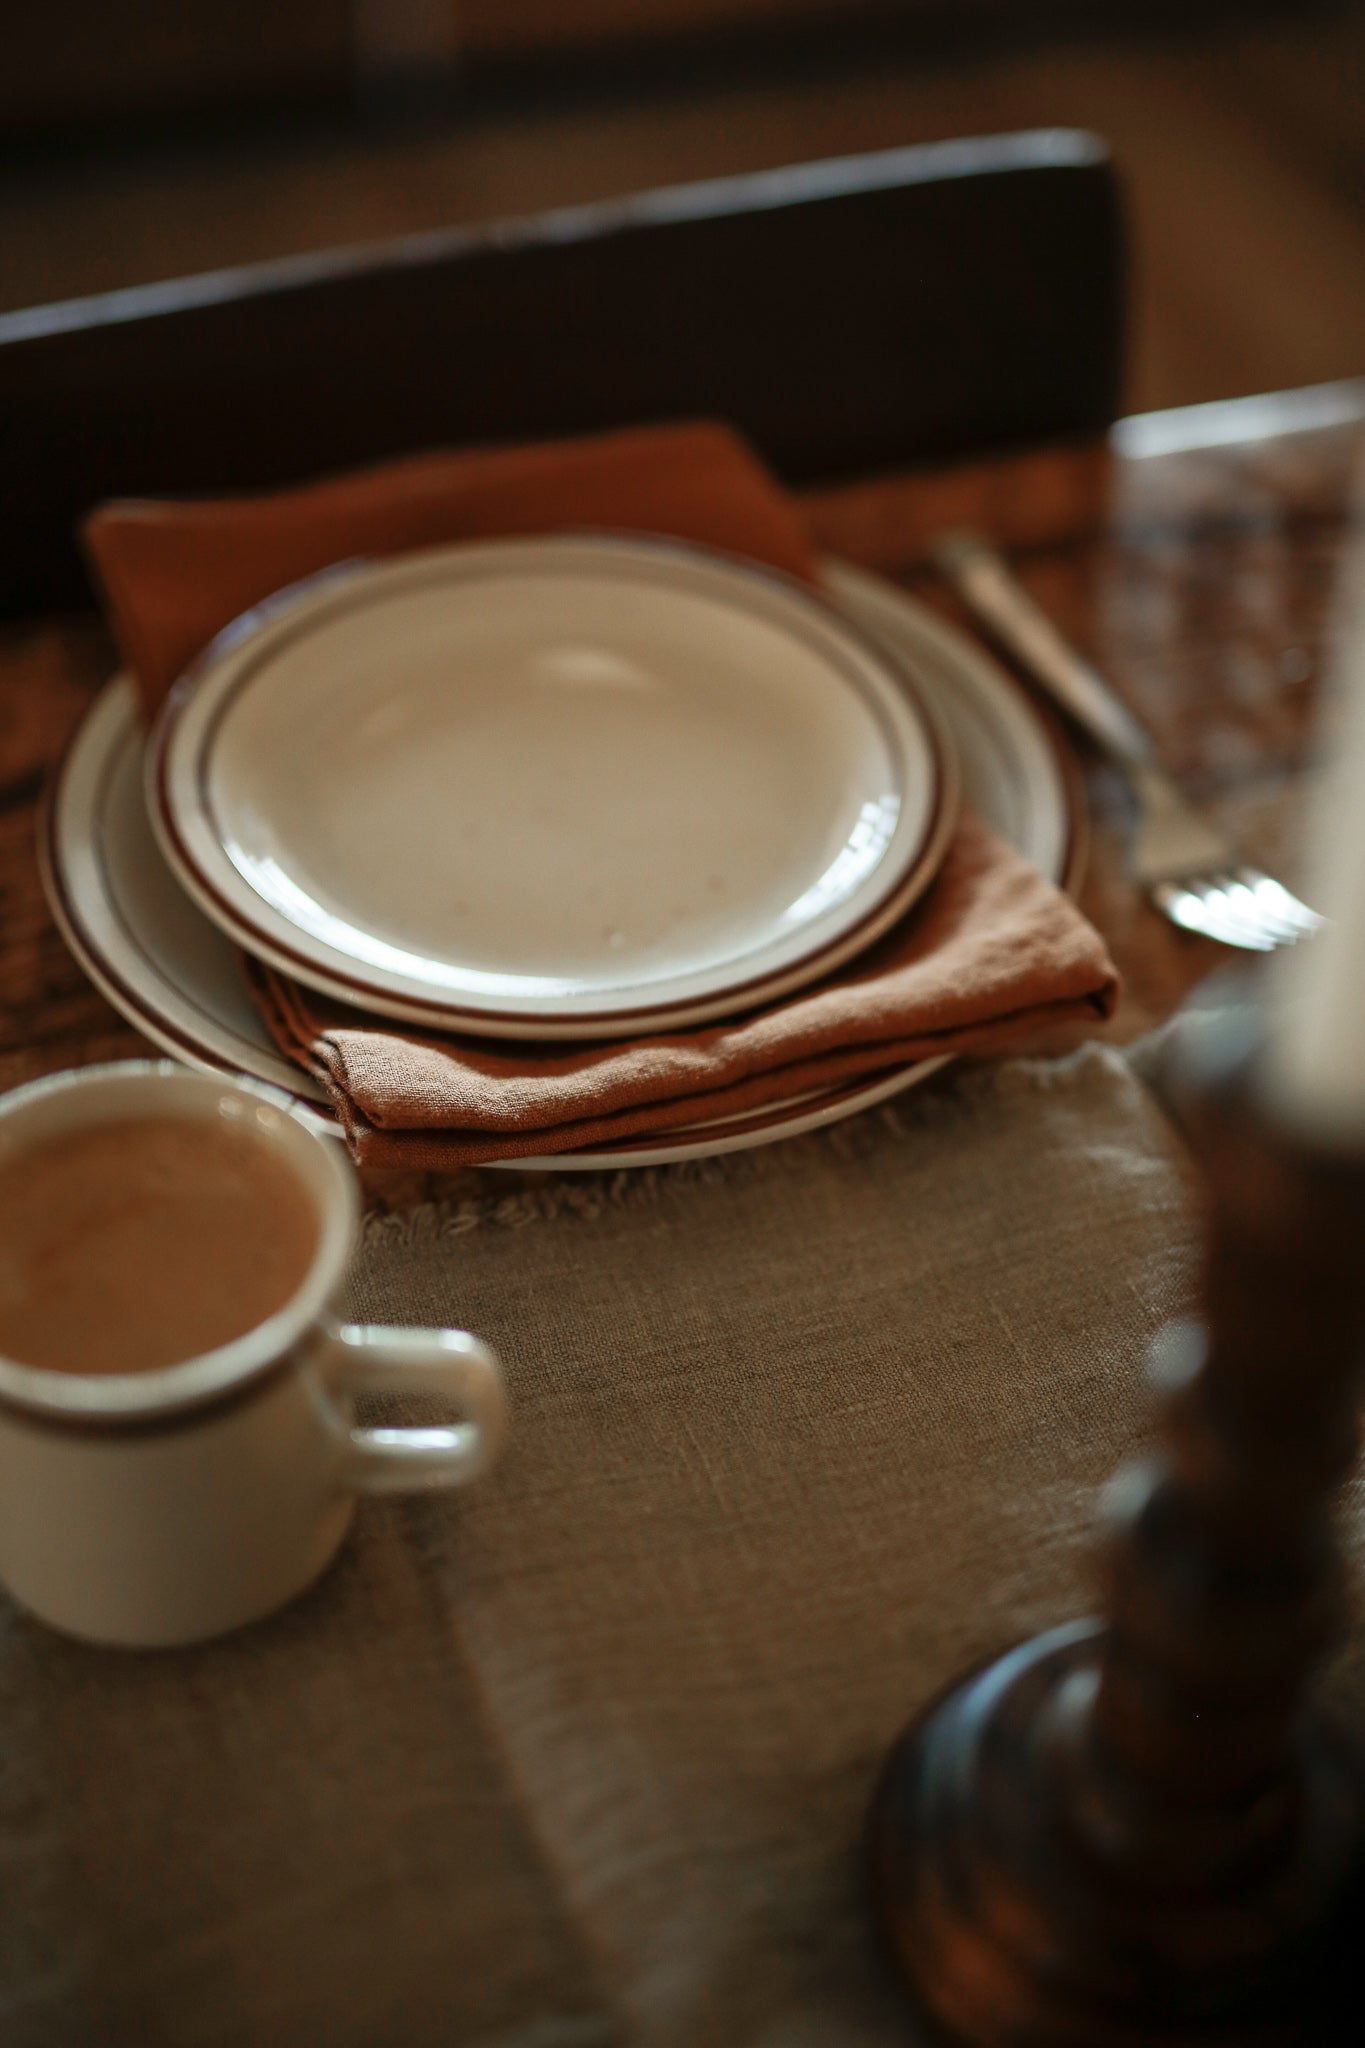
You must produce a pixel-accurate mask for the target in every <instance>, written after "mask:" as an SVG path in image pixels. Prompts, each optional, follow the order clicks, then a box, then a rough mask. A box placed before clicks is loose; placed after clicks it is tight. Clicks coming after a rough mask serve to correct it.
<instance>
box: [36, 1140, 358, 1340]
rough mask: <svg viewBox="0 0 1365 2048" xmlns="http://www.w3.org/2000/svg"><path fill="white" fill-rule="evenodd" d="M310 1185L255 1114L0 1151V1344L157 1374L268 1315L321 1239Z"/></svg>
mask: <svg viewBox="0 0 1365 2048" xmlns="http://www.w3.org/2000/svg"><path fill="white" fill-rule="evenodd" d="M317 1242H318V1219H317V1216H316V1214H315V1212H314V1206H313V1200H312V1196H311V1194H310V1193H309V1190H308V1189H307V1187H306V1186H305V1185H304V1183H303V1182H302V1181H301V1180H300V1178H299V1176H298V1174H297V1173H296V1172H295V1171H294V1169H293V1168H292V1167H291V1166H290V1165H289V1164H288V1162H287V1161H286V1160H285V1159H283V1158H282V1157H281V1156H280V1155H279V1153H278V1152H277V1151H275V1150H273V1149H272V1148H271V1147H270V1146H269V1145H268V1144H263V1143H262V1142H261V1141H260V1140H259V1139H258V1138H257V1137H255V1136H254V1134H253V1133H252V1132H251V1131H250V1129H249V1128H248V1127H245V1126H243V1125H242V1124H237V1123H228V1122H225V1121H223V1120H222V1119H219V1120H218V1121H217V1122H216V1123H202V1124H199V1123H191V1122H188V1121H187V1120H186V1119H185V1118H184V1117H176V1116H142V1117H135V1118H129V1119H127V1120H119V1121H116V1122H110V1123H103V1124H95V1125H92V1126H89V1127H87V1128H85V1129H81V1130H74V1131H63V1132H60V1133H58V1134H57V1135H56V1136H54V1137H51V1138H49V1139H47V1140H46V1141H45V1142H43V1141H38V1142H35V1143H34V1144H32V1145H30V1146H28V1147H25V1148H21V1149H20V1150H18V1151H17V1152H15V1153H14V1154H13V1155H12V1156H10V1157H9V1158H7V1159H5V1160H4V1161H3V1163H0V1353H3V1354H4V1355H5V1356H6V1357H9V1358H14V1359H18V1360H19V1361H20V1362H21V1363H22V1364H24V1365H39V1366H45V1367H46V1368H47V1369H48V1370H49V1371H50V1372H73V1373H128V1372H154V1371H156V1370H157V1369H158V1368H159V1367H161V1366H166V1365H176V1364H179V1363H180V1362H181V1360H183V1359H186V1358H194V1357H196V1356H197V1355H198V1354H199V1353H200V1352H202V1351H215V1350H217V1349H218V1347H219V1346H220V1345H223V1344H228V1343H230V1342H231V1341H232V1339H233V1338H234V1337H241V1336H244V1335H245V1334H246V1332H247V1331H248V1330H253V1329H255V1327H256V1326H257V1324H258V1323H263V1322H265V1321H266V1320H267V1318H268V1317H270V1316H272V1315H276V1314H277V1313H278V1312H279V1311H280V1310H281V1309H282V1308H283V1307H284V1306H285V1304H286V1303H287V1302H288V1300H289V1299H290V1297H291V1295H293V1294H294V1293H295V1291H296V1290H297V1289H298V1287H299V1286H300V1284H301V1283H302V1281H303V1277H304V1275H305V1273H306V1272H307V1270H308V1268H309V1266H310V1264H311V1263H312V1259H313V1254H314V1252H315V1251H316V1249H317Z"/></svg>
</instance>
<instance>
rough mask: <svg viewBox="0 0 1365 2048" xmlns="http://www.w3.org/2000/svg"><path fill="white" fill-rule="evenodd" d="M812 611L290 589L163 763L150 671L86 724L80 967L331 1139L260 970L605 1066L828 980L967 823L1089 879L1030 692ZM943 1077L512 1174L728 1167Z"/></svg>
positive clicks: (671, 559)
mask: <svg viewBox="0 0 1365 2048" xmlns="http://www.w3.org/2000/svg"><path fill="white" fill-rule="evenodd" d="M824 586H825V587H824V592H823V594H813V593H810V592H808V591H806V590H805V589H803V588H800V587H798V586H796V585H794V584H792V583H790V582H788V581H787V580H786V579H784V578H781V577H779V576H776V575H772V576H769V575H765V574H764V573H763V572H761V571H759V570H756V569H753V568H750V567H748V566H746V565H743V564H740V563H738V562H735V561H733V560H730V559H729V558H726V557H722V556H719V555H709V554H707V553H705V552H703V551H700V550H697V549H692V548H684V547H680V546H679V547H674V546H671V545H667V544H663V543H655V542H650V541H638V540H628V539H615V538H611V537H602V538H596V537H592V538H582V539H566V540H551V541H512V542H505V543H497V544H492V545H473V546H461V547H455V548H445V549H440V550H437V551H433V552H429V553H423V554H418V555H410V556H405V557H402V558H400V559H397V560H393V561H388V562H381V563H378V564H367V565H360V566H356V565H348V566H347V567H345V568H342V569H340V570H337V571H333V572H329V573H328V574H326V575H324V576H322V577H318V578H314V579H312V580H311V581H310V582H308V583H306V584H302V585H298V586H296V587H295V588H294V589H292V590H288V591H285V592H282V593H281V594H280V595H279V596H278V597H276V598H273V599H271V600H270V601H268V602H267V603H266V604H265V605H263V606H261V607H259V608H258V609H257V610H256V611H254V612H252V613H251V614H249V615H248V616H247V617H245V618H243V619H241V620H239V621H237V622H236V624H235V625H233V626H232V627H230V628H229V629H228V630H227V631H226V632H225V633H223V634H221V635H220V636H219V638H218V639H217V640H216V641H215V642H214V644H213V646H212V647H211V648H210V649H209V650H208V652H207V654H206V655H205V656H204V657H203V659H202V660H201V661H200V662H199V663H198V664H197V666H196V667H195V669H194V670H192V671H191V673H190V674H189V675H187V676H186V677H185V678H183V679H182V681H181V682H180V683H179V684H178V685H177V687H176V689H175V690H174V691H173V692H172V695H171V697H170V700H169V701H168V703H167V705H166V706H165V709H164V710H163V712H162V714H161V716H160V718H159V720H158V722H157V725H156V727H155V729H154V731H153V732H152V734H151V736H150V739H149V740H147V739H146V738H145V736H144V733H143V730H142V727H141V725H140V724H139V720H138V715H137V706H136V699H135V695H134V691H133V686H132V684H131V682H130V681H129V680H128V679H127V678H116V679H115V680H114V681H113V682H112V683H111V684H110V685H109V686H108V688H107V689H106V691H105V692H104V694H103V695H102V697H101V698H100V699H99V700H98V702H97V703H96V704H95V706H94V707H93V709H92V711H91V712H90V714H89V716H88V718H87V719H86V721H85V723H84V725H83V726H82V727H81V729H80V731H79V732H78V734H77V736H76V738H75V740H74V742H73V744H72V746H71V749H70V751H69V753H68V755H67V758H66V760H65V762H64V764H63V767H62V770H61V774H60V777H59V780H58V783H57V786H56V790H55V795H54V800H53V802H52V805H51V807H50V811H49V816H48V826H47V835H46V845H45V848H44V868H45V876H46V881H47V886H48V893H49V897H50V900H51V902H52V907H53V910H54V912H55V914H56V916H57V919H58V921H59V923H60V925H61V928H62V930H63V932H64V934H65V937H66V939H67V942H68V944H69V945H70V946H71V948H72V950H73V952H74V953H75V955H76V957H77V958H78V959H79V960H80V962H81V964H82V965H83V966H84V968H85V969H86V971H87V972H88V973H89V974H90V976H91V978H92V979H93V980H94V981H95V982H96V983H97V984H98V985H99V987H100V988H101V989H102V990H103V991H104V992H105V994H106V995H107V996H108V997H109V999H110V1000H111V1002H113V1003H114V1004H115V1006H116V1007H117V1008H118V1009H119V1010H121V1011H122V1012H123V1014H124V1015H125V1016H127V1017H128V1018H129V1019H130V1020H131V1021H132V1022H133V1023H135V1024H136V1025H137V1026H138V1027H139V1029H141V1030H142V1031H143V1032H144V1033H145V1034H146V1035H147V1036H148V1037H149V1038H151V1039H152V1040H153V1041H154V1042H155V1043H156V1044H158V1045H160V1046H162V1047H163V1048H165V1049H166V1050H168V1051H170V1052H172V1053H174V1054H176V1055H177V1056H179V1057H181V1058H183V1059H185V1060H186V1061H188V1062H189V1063H190V1064H192V1065H196V1066H201V1067H206V1068H210V1069H212V1070H215V1071H228V1072H241V1073H248V1074H252V1075H254V1076H256V1077H257V1078H258V1079H263V1080H266V1081H270V1082H273V1083H275V1084H276V1085H278V1086H279V1087H281V1088H283V1089H285V1090H286V1091H287V1092H288V1093H289V1094H290V1095H291V1096H293V1097H294V1098H295V1100H296V1101H297V1102H299V1103H300V1104H302V1105H304V1106H306V1109H307V1112H308V1113H309V1115H310V1116H311V1117H312V1118H313V1119H315V1120H316V1121H317V1122H318V1123H320V1124H321V1125H323V1126H325V1127H329V1128H336V1126H335V1122H334V1120H333V1118H332V1116H331V1112H330V1110H329V1108H328V1107H327V1104H326V1101H325V1098H324V1096H323V1094H322V1091H321V1090H320V1089H319V1088H318V1087H317V1086H316V1084H315V1083H314V1082H312V1081H311V1080H310V1079H309V1078H308V1077H306V1076H305V1075H303V1074H302V1073H301V1072H300V1070H299V1069H297V1068H296V1067H294V1066H293V1065H292V1064H291V1063H290V1062H288V1061H286V1060H285V1059H284V1058H283V1056H282V1055H281V1054H280V1053H278V1052H277V1051H276V1049H275V1047H274V1045H273V1043H272V1041H271V1039H270V1037H269V1034H268V1032H267V1031H266V1029H265V1026H264V1024H263V1022H262V1021H261V1019H260V1017H259V1016H258V1015H257V1012H256V1010H255V1008H254V1006H253V1005H252V1003H251V1001H250V999H249V997H248V995H247V993H246V989H245V986H244V983H243V979H242V976H241V972H240V963H239V960H238V952H237V949H238V948H241V949H244V950H246V951H247V952H249V953H252V954H254V955H255V956H256V957H257V958H259V959H261V960H265V961H268V962H270V963H272V964H273V965H274V966H276V967H277V968H279V969H281V970H282V971H283V972H285V973H287V974H288V975H290V976H292V977H293V978H294V979H295V980H297V981H299V982H302V983H304V984H306V985H308V986H310V987H312V988H314V989H317V990H319V991H322V992H323V993H324V994H325V995H327V996H328V997H329V998H331V999H333V1001H334V1002H337V1003H340V1004H344V1005H353V1006H355V1007H356V1010H357V1019H356V1021H357V1022H360V1021H362V1013H369V1014H370V1015H374V1014H375V1013H378V1014H379V1015H381V1016H385V1017H389V1018H395V1019H399V1020H402V1021H403V1022H405V1023H407V1024H409V1025H411V1026H412V1027H413V1028H414V1029H416V1030H419V1031H421V1032H423V1033H430V1032H432V1031H436V1032H457V1033H464V1034H474V1035H476V1036H478V1037H480V1038H485V1039H488V1038H493V1039H502V1038H511V1039H517V1040H520V1041H523V1042H526V1041H532V1042H535V1043H538V1044H547V1045H552V1044H555V1043H558V1042H561V1041H566V1040H567V1041H573V1042H575V1043H578V1044H581V1043H582V1042H584V1041H593V1040H610V1039H616V1040H620V1039H633V1038H639V1037H643V1036H646V1035H652V1034H655V1033H658V1032H663V1031H675V1030H680V1029H684V1028H690V1027H693V1026H698V1025H702V1024H705V1023H707V1022H710V1021H712V1020H716V1019H721V1018H724V1017H726V1016H728V1015H732V1014H735V1013H737V1012H742V1011H746V1010H751V1009H753V1008H754V1007H756V1006H757V1005H760V1004H764V1003H769V1002H772V1001H774V1000H776V999H778V998H780V997H782V996H785V995H788V994H790V993H792V992H794V991H796V990H798V989H801V988H804V987H808V986H809V985H811V984H813V983H814V982H817V981H818V980H820V979H821V978H823V977H824V976H826V975H828V974H830V973H831V972H832V971H833V970H834V969H835V968H836V967H839V966H841V965H843V964H845V963H847V962H848V961H850V960H851V959H853V958H854V956H856V955H857V954H859V953H860V952H862V951H863V950H864V949H865V948H866V947H868V946H869V945H871V944H872V942H873V941H874V940H875V939H877V938H878V937H879V936H881V935H882V934H883V933H884V932H885V931H887V930H888V928H889V927H890V926H891V925H892V924H893V923H895V922H896V920H898V919H899V918H900V917H902V916H903V915H904V914H905V913H906V911H907V910H908V909H909V908H910V907H911V906H912V905H913V904H914V902H915V901H916V899H917V898H918V896H919V895H920V894H922V892H923V891H924V890H925V889H926V888H927V887H928V885H929V884H930V882H931V881H932V879H933V877H934V874H935V872H936V870H937V867H938V865H939V862H940V861H941V859H942V856H943V853H944V851H945V849H946V847H947V844H948V841H949V839H950V837H951V835H952V831H953V826H954V823H955V819H956V815H957V809H958V804H959V800H960V799H965V800H966V801H967V802H969V803H970V804H971V805H972V806H973V807H974V808H975V809H976V810H977V811H978V812H979V813H980V814H981V815H982V816H983V817H984V818H985V819H986V820H987V822H988V823H990V824H991V825H993V826H994V828H995V829H996V830H997V831H998V832H999V833H1001V834H1002V836H1003V837H1005V838H1006V839H1008V840H1010V841H1011V842H1012V843H1013V844H1014V845H1015V846H1016V847H1018V848H1019V850H1020V851H1021V852H1023V853H1024V854H1026V855H1027V856H1028V857H1029V858H1030V859H1031V860H1033V861H1034V862H1035V864H1036V865H1037V866H1039V867H1040V868H1041V869H1042V870H1043V871H1044V873H1046V874H1048V875H1050V876H1051V877H1053V878H1054V879H1056V880H1058V881H1065V880H1066V879H1067V876H1068V870H1069V866H1070V863H1071V860H1072V856H1073V851H1074V844H1075V819H1076V814H1075V807H1074V804H1073V801H1072V797H1071V783H1070V780H1069V778H1068V776H1067V774H1066V772H1065V768H1064V764H1063V763H1062V761H1061V760H1060V759H1059V757H1058V755H1057V752H1056V750H1055V748H1054V745H1053V743H1052V740H1051V738H1050V736H1049V733H1048V731H1047V730H1046V728H1045V727H1044V726H1043V725H1042V724H1041V722H1040V721H1039V720H1038V718H1037V716H1036V714H1035V713H1034V712H1033V710H1032V708H1031V706H1030V705H1029V703H1028V701H1027V699H1026V698H1025V697H1024V696H1023V695H1022V693H1021V692H1020V691H1019V690H1018V688H1017V687H1016V686H1015V685H1014V684H1013V683H1012V682H1011V680H1010V679H1009V678H1008V677H1007V676H1006V675H1005V674H1004V673H1003V672H1002V671H1001V670H999V669H998V668H997V667H996V666H995V665H994V664H993V663H991V662H990V661H989V660H987V658H986V657H984V656H983V655H982V654H981V653H980V652H979V651H978V650H977V649H976V648H975V647H974V646H973V645H972V644H971V643H970V642H968V641H966V640H964V639H963V638H962V637H961V636H960V635H958V634H956V633H954V632H952V631H951V630H950V629H949V628H948V627H946V626H945V625H943V624H942V623H941V622H940V621H939V620H938V619H937V618H936V617H934V615H932V614H931V613H929V612H927V611H925V610H924V609H922V608H921V607H919V606H917V605H915V604H914V603H913V602H912V601H911V600H909V599H908V598H906V597H905V596H904V595H903V594H901V593H900V592H898V591H896V590H894V589H893V588H892V587H891V586H889V585H886V584H883V583H881V582H879V581H877V580H876V579H874V578H872V577H869V576H866V575H864V574H861V573H860V572H857V571H855V570H853V569H850V568H847V567H844V566H842V565H840V564H836V563H829V564H827V565H826V566H825V569H824ZM932 1064H937V1063H926V1062H921V1063H918V1064H917V1065H915V1066H907V1065H904V1064H902V1065H900V1066H897V1067H895V1068H890V1069H888V1070H886V1071H885V1072H883V1073H879V1074H877V1075H874V1076H872V1077H870V1078H865V1079H863V1080H862V1081H860V1082H859V1083H858V1084H857V1085H856V1086H854V1087H844V1088H841V1089H831V1090H828V1091H819V1092H817V1093H816V1094H814V1095H807V1096H803V1097H800V1098H794V1099H792V1100H790V1101H788V1102H784V1103H781V1104H778V1105H776V1106H773V1107H770V1108H768V1109H766V1110H764V1111H763V1112H761V1113H757V1114H754V1115H750V1116H746V1117H742V1118H734V1119H723V1120H719V1121H712V1122H708V1123H705V1124H695V1125H692V1126H689V1127H688V1128H687V1129H685V1130H682V1131H673V1132H670V1133H669V1134H668V1137H667V1138H666V1139H665V1140H662V1141H661V1140H657V1139H641V1140H637V1141H633V1142H630V1143H628V1144H626V1145H625V1146H624V1147H622V1146H617V1147H615V1148H613V1149H611V1150H610V1151H608V1150H606V1149H605V1148H595V1149H593V1150H591V1151H588V1152H582V1153H577V1154H573V1155H569V1156H561V1157H556V1158H553V1159H545V1160H542V1161H527V1160H518V1161H517V1162H516V1163H517V1165H519V1166H521V1167H525V1166H527V1165H531V1164H538V1165H545V1166H558V1167H566V1166H594V1167H600V1166H602V1165H604V1164H607V1163H610V1162H613V1161H616V1160H620V1161H622V1162H625V1161H629V1162H630V1163H632V1164H638V1163H642V1162H643V1161H647V1160H648V1161H665V1160H674V1159H680V1158H688V1157H696V1156H702V1155H706V1154H709V1153H714V1152H719V1151H726V1150H732V1149H735V1148H737V1147H739V1146H742V1145H749V1144H757V1143H761V1142H764V1141H765V1140H766V1139H770V1138H775V1137H778V1136H784V1135H789V1134H791V1133H793V1132H795V1131H797V1130H804V1129H809V1128H811V1127H813V1126H814V1125H817V1124H820V1123H824V1122H828V1121H831V1120H833V1119H834V1118H835V1117H838V1116H844V1115H848V1114H850V1113H851V1112H852V1111H853V1110H855V1109H858V1108H861V1107H863V1106H865V1105H866V1104H867V1103H869V1102H872V1101H876V1100H878V1099H880V1098H882V1097H884V1096H887V1095H890V1094H892V1093H894V1092H895V1091H896V1090H898V1089H900V1088H903V1087H905V1086H907V1085H909V1084H910V1083H911V1082H912V1081H914V1080H916V1079H917V1078H919V1077H920V1075H921V1074H923V1073H925V1072H927V1071H930V1069H931V1065H932Z"/></svg>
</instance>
